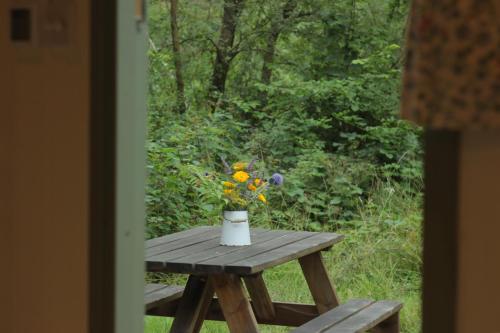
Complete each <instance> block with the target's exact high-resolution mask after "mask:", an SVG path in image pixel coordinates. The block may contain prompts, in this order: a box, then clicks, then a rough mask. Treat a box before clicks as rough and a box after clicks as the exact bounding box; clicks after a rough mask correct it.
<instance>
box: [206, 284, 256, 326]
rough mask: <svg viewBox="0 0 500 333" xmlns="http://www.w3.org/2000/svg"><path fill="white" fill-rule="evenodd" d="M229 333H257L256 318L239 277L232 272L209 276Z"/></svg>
mask: <svg viewBox="0 0 500 333" xmlns="http://www.w3.org/2000/svg"><path fill="white" fill-rule="evenodd" d="M210 280H211V281H212V284H213V286H214V289H215V293H216V294H217V297H218V299H219V303H220V305H221V308H222V312H223V314H224V317H225V319H226V322H227V325H228V326H229V331H230V332H231V333H258V332H259V329H258V327H257V320H256V318H255V315H254V313H253V310H252V307H251V305H250V302H249V301H248V299H247V297H246V295H245V292H244V290H243V284H242V282H241V279H240V278H239V277H238V276H236V275H232V274H215V275H212V276H211V277H210Z"/></svg>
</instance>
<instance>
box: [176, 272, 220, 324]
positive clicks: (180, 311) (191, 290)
mask: <svg viewBox="0 0 500 333" xmlns="http://www.w3.org/2000/svg"><path fill="white" fill-rule="evenodd" d="M213 294H214V290H213V287H212V284H211V283H209V282H208V279H207V278H206V277H204V276H195V275H191V276H189V279H188V282H187V284H186V288H185V290H184V294H183V295H182V298H181V300H180V302H179V305H178V307H177V310H176V313H175V319H174V322H173V324H172V328H171V330H170V332H171V333H197V332H199V330H200V328H201V325H202V324H203V320H204V319H205V314H206V312H207V310H208V306H209V305H210V302H211V300H212V298H213Z"/></svg>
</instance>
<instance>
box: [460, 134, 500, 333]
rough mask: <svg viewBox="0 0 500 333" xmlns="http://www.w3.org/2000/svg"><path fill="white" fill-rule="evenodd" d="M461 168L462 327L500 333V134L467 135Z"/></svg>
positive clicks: (470, 332)
mask: <svg viewBox="0 0 500 333" xmlns="http://www.w3.org/2000/svg"><path fill="white" fill-rule="evenodd" d="M461 154H462V155H461V168H460V177H461V181H460V187H461V193H460V222H459V232H458V240H459V253H458V255H459V259H458V273H459V276H458V309H457V310H458V311H457V314H458V318H457V320H458V328H459V332H460V333H479V332H481V333H499V332H500V324H499V323H500V321H499V319H500V132H498V131H496V132H471V131H469V132H465V133H464V134H463V137H462V152H461Z"/></svg>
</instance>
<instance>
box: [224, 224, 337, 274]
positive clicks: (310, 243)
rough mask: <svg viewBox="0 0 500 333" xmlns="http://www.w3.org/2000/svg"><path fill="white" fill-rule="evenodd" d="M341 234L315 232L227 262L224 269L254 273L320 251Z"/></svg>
mask: <svg viewBox="0 0 500 333" xmlns="http://www.w3.org/2000/svg"><path fill="white" fill-rule="evenodd" d="M342 239H343V236H341V235H337V234H333V233H315V234H313V235H312V236H310V237H307V238H303V239H300V240H296V241H294V242H291V243H289V244H286V245H283V246H280V247H277V248H275V249H270V250H269V251H265V252H263V253H260V254H258V255H255V256H252V257H248V258H245V259H243V260H240V261H237V262H233V263H230V264H227V265H226V266H225V267H224V271H225V272H227V273H235V274H241V275H247V274H254V273H257V272H260V271H263V270H264V269H267V268H270V267H274V266H277V265H280V264H282V263H285V262H288V261H291V260H294V259H297V258H301V257H303V256H306V255H308V254H311V253H314V252H318V251H321V250H322V249H324V248H327V247H330V246H332V245H333V244H335V243H338V242H340V241H341V240H342Z"/></svg>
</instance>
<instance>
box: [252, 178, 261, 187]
mask: <svg viewBox="0 0 500 333" xmlns="http://www.w3.org/2000/svg"><path fill="white" fill-rule="evenodd" d="M253 182H254V183H255V185H256V186H260V185H262V179H260V178H255V180H254V181H253Z"/></svg>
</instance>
